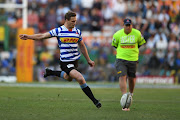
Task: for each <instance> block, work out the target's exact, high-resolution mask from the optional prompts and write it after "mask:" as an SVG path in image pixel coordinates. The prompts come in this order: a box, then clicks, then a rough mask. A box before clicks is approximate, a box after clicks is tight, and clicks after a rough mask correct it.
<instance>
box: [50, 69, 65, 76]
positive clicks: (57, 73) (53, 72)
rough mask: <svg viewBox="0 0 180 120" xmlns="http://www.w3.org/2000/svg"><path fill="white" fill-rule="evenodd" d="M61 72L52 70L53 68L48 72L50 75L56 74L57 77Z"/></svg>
mask: <svg viewBox="0 0 180 120" xmlns="http://www.w3.org/2000/svg"><path fill="white" fill-rule="evenodd" d="M61 72H62V71H53V70H52V71H51V72H50V74H51V75H55V76H57V77H61Z"/></svg>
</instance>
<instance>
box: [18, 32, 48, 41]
mask: <svg viewBox="0 0 180 120" xmlns="http://www.w3.org/2000/svg"><path fill="white" fill-rule="evenodd" d="M19 37H20V39H22V40H28V39H31V40H43V39H46V38H50V37H51V34H50V33H49V32H46V33H39V34H34V35H26V34H20V35H19Z"/></svg>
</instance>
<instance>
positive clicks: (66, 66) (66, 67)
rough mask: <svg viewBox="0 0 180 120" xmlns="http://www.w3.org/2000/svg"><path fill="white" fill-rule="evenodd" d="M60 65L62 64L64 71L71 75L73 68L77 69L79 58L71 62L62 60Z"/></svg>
mask: <svg viewBox="0 0 180 120" xmlns="http://www.w3.org/2000/svg"><path fill="white" fill-rule="evenodd" d="M60 66H61V69H62V71H64V72H66V73H67V74H68V75H69V73H70V71H71V70H73V69H77V67H78V60H76V61H71V62H62V61H60Z"/></svg>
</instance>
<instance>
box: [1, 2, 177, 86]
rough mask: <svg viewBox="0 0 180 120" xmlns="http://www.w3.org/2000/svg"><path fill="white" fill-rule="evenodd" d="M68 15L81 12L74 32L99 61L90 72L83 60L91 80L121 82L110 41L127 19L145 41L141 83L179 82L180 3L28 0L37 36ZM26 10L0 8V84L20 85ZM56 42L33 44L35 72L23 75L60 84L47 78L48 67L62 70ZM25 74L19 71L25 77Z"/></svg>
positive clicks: (139, 72) (30, 25) (30, 20)
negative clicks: (79, 33)
mask: <svg viewBox="0 0 180 120" xmlns="http://www.w3.org/2000/svg"><path fill="white" fill-rule="evenodd" d="M0 4H2V5H4V4H8V5H10V4H19V5H22V4H23V0H0ZM68 10H72V11H74V12H76V13H77V25H76V27H77V28H79V29H81V30H82V36H83V40H84V42H85V43H86V46H87V48H88V51H89V55H90V57H91V59H92V60H94V61H95V62H96V67H95V68H94V69H92V68H90V67H89V66H88V65H87V63H86V61H85V58H84V57H83V56H81V59H80V60H79V62H80V64H79V71H80V72H81V73H82V74H83V75H84V77H85V79H86V80H87V81H103V82H105V81H108V82H116V81H118V79H117V78H116V71H115V68H114V61H115V54H116V51H115V49H114V48H113V47H111V40H112V35H113V34H114V33H115V32H116V31H117V30H119V29H121V28H123V19H124V18H127V17H128V18H131V19H132V21H133V26H134V28H136V29H138V30H140V31H141V32H142V34H143V36H144V38H145V39H146V41H147V43H146V45H145V46H144V47H142V48H141V49H140V56H139V65H138V70H137V82H139V83H161V84H163V83H166V84H178V83H180V0H28V11H27V13H28V14H27V21H28V28H33V31H34V33H39V32H40V33H43V32H46V31H49V30H51V29H53V28H55V27H58V26H60V25H62V24H63V23H64V14H65V13H66V12H67V11H68ZM22 11H23V10H22V9H21V8H12V7H9V8H0V81H21V80H18V79H21V78H18V77H17V74H18V73H17V72H19V71H18V70H17V67H18V65H17V64H16V63H18V62H17V58H18V56H19V58H21V60H23V61H24V60H26V61H28V59H26V58H25V57H27V56H28V55H29V54H28V51H27V52H26V53H25V54H26V55H24V56H22V55H21V54H20V53H18V52H22V51H21V50H24V49H20V51H18V47H19V46H18V45H19V44H18V38H17V36H18V34H19V32H18V31H19V30H21V28H22V26H23V25H22V24H23V12H22ZM55 39H56V38H51V39H46V40H43V41H34V42H33V43H32V45H33V47H31V48H29V49H34V52H33V57H32V60H31V59H30V60H29V61H32V64H31V65H33V72H32V74H31V72H29V71H28V70H26V71H24V72H27V73H28V72H29V74H30V75H33V77H32V80H33V81H39V82H46V81H55V80H59V78H56V77H49V78H48V79H44V78H43V71H44V68H45V67H50V68H52V69H55V70H58V69H60V68H59V54H60V53H59V48H58V46H57V41H56V40H55ZM23 61H21V62H23ZM31 65H30V66H31ZM20 69H21V68H20ZM27 69H28V68H27ZM22 70H23V69H22ZM24 72H23V73H22V72H20V74H21V76H23V74H25V73H24ZM25 81H26V80H25ZM25 81H23V82H25Z"/></svg>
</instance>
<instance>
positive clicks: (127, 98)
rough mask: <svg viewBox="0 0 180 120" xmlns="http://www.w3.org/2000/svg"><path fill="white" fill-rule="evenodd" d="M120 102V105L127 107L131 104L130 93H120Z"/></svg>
mask: <svg viewBox="0 0 180 120" xmlns="http://www.w3.org/2000/svg"><path fill="white" fill-rule="evenodd" d="M120 104H121V106H122V108H123V109H124V108H129V107H130V106H131V104H132V96H131V95H130V93H125V94H123V95H122V97H121V100H120Z"/></svg>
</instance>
